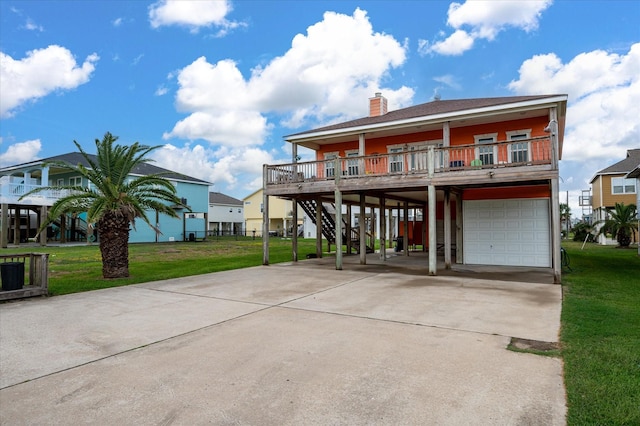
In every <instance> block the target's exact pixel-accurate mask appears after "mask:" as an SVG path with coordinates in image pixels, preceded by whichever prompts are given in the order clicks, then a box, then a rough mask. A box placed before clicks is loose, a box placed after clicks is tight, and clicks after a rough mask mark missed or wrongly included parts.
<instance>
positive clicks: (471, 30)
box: [419, 0, 552, 55]
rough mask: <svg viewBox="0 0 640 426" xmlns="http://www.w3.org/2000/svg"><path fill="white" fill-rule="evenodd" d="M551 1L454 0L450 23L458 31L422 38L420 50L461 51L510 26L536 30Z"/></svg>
mask: <svg viewBox="0 0 640 426" xmlns="http://www.w3.org/2000/svg"><path fill="white" fill-rule="evenodd" d="M551 3H552V0H528V1H521V0H501V1H495V0H474V1H471V0H467V1H466V2H465V3H463V4H461V3H455V2H454V3H451V4H450V5H449V11H448V19H447V24H448V25H449V26H450V27H452V28H453V29H454V30H455V31H454V32H453V34H451V35H450V36H449V37H447V38H445V39H444V40H441V41H437V42H435V43H432V44H431V45H430V46H428V45H426V44H425V43H424V41H423V42H422V43H420V45H419V52H420V53H421V54H424V53H428V52H434V53H438V54H441V55H461V54H462V53H464V52H466V51H467V50H469V49H471V48H472V47H473V44H474V42H475V40H477V39H485V40H489V41H492V40H494V39H495V37H496V36H497V35H498V33H500V32H501V31H504V30H505V29H507V28H518V29H521V30H524V31H526V32H530V31H533V30H536V29H537V28H538V21H539V19H540V16H541V14H542V12H543V11H544V10H545V9H547V8H548V7H549V6H551ZM463 27H465V28H466V29H463Z"/></svg>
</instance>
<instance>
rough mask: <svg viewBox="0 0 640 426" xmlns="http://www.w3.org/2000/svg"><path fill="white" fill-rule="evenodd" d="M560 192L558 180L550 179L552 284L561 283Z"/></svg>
mask: <svg viewBox="0 0 640 426" xmlns="http://www.w3.org/2000/svg"><path fill="white" fill-rule="evenodd" d="M559 196H560V191H559V184H558V178H553V179H551V244H552V247H551V257H552V259H551V267H552V268H553V282H554V284H560V283H561V282H562V258H561V254H560V249H561V245H560V242H561V241H560V240H561V238H562V235H561V232H562V231H561V228H560V198H559Z"/></svg>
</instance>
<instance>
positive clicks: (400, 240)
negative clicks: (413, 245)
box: [396, 236, 404, 251]
mask: <svg viewBox="0 0 640 426" xmlns="http://www.w3.org/2000/svg"><path fill="white" fill-rule="evenodd" d="M403 248H404V237H402V236H400V237H398V238H397V239H396V251H402V250H403Z"/></svg>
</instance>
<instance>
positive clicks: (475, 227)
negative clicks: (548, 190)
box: [463, 199, 551, 267]
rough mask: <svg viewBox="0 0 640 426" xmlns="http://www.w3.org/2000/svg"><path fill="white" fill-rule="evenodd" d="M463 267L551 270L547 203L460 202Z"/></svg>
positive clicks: (532, 201)
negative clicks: (487, 266) (514, 267)
mask: <svg viewBox="0 0 640 426" xmlns="http://www.w3.org/2000/svg"><path fill="white" fill-rule="evenodd" d="M463 219H464V224H463V230H464V231H463V237H464V263H467V264H472V265H510V266H539V267H550V266H551V244H550V241H549V239H550V232H549V226H550V225H549V201H548V200H544V199H518V200H478V201H476V200H473V201H471V200H470V201H464V202H463Z"/></svg>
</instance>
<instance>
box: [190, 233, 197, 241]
mask: <svg viewBox="0 0 640 426" xmlns="http://www.w3.org/2000/svg"><path fill="white" fill-rule="evenodd" d="M195 240H196V234H194V233H193V232H191V233H190V234H189V241H191V242H193V241H195Z"/></svg>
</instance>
